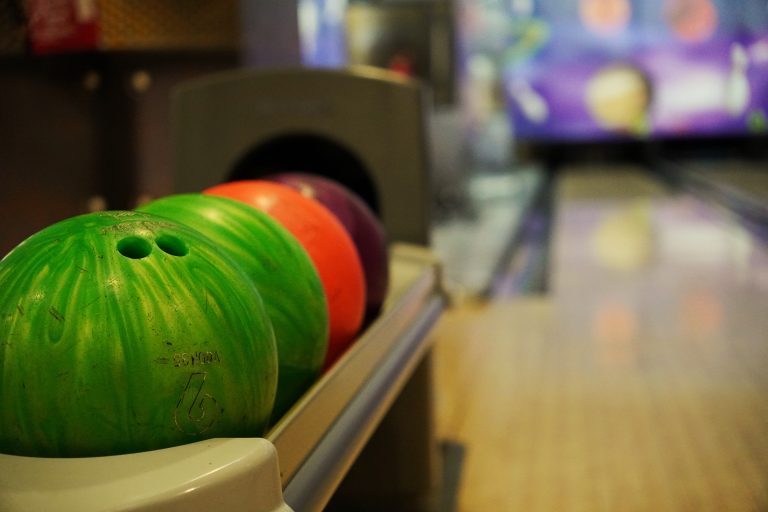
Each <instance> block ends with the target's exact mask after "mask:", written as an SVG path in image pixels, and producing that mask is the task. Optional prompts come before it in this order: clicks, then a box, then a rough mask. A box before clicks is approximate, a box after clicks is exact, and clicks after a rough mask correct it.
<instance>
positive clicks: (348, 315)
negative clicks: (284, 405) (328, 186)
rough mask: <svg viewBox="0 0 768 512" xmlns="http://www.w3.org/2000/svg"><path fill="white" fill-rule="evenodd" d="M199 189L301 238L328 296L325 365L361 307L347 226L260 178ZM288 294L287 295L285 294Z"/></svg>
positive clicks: (346, 338)
mask: <svg viewBox="0 0 768 512" xmlns="http://www.w3.org/2000/svg"><path fill="white" fill-rule="evenodd" d="M204 193H205V194H211V195H218V196H223V197H229V198H231V199H235V200H238V201H241V202H243V203H246V204H248V205H250V206H253V207H254V208H257V209H258V210H261V211H263V212H265V213H266V214H268V215H270V216H271V217H272V218H274V219H275V220H277V221H278V222H279V223H280V224H282V225H283V226H284V227H285V228H286V229H287V230H288V231H289V232H290V233H291V234H293V236H294V237H296V239H297V240H298V241H299V243H301V245H302V246H303V247H304V249H305V250H306V251H307V253H308V254H309V257H310V259H311V260H312V262H313V263H314V264H315V268H316V269H317V273H318V275H319V276H320V281H321V282H322V284H323V289H324V291H325V295H326V300H327V301H328V321H329V344H328V352H327V354H326V358H325V368H328V367H329V366H331V365H332V364H333V363H334V362H335V361H336V360H337V359H338V358H339V356H341V354H342V353H343V352H344V350H345V349H346V348H347V347H348V346H349V345H350V343H352V341H353V340H354V338H355V336H356V335H357V333H358V330H359V329H360V327H361V325H362V322H363V314H364V312H365V304H366V296H365V293H366V292H365V276H364V273H363V267H362V264H361V262H360V257H359V256H358V253H357V249H356V248H355V245H354V243H353V241H352V239H351V238H350V236H349V234H347V231H346V230H345V229H344V227H343V226H342V225H341V223H340V222H339V221H338V220H337V219H336V217H335V216H334V215H333V214H332V213H331V212H330V211H329V210H328V209H327V208H326V207H325V206H323V205H321V204H320V203H319V202H317V201H315V200H314V199H310V198H308V197H306V196H304V195H302V194H300V193H299V192H297V191H295V190H293V189H292V188H290V187H288V186H286V185H282V184H279V183H273V182H269V181H264V180H244V181H233V182H228V183H222V184H220V185H216V186H214V187H211V188H209V189H207V190H205V191H204ZM286 299H288V298H286Z"/></svg>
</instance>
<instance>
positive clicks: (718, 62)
mask: <svg viewBox="0 0 768 512" xmlns="http://www.w3.org/2000/svg"><path fill="white" fill-rule="evenodd" d="M522 3H525V4H526V5H528V8H526V9H521V8H520V6H519V4H521V2H512V3H511V4H510V5H511V6H512V7H510V8H509V11H508V15H509V16H508V24H509V28H508V29H507V41H506V43H505V48H506V50H505V51H503V52H502V54H501V56H500V66H501V69H500V72H501V76H502V83H503V88H504V96H505V99H506V105H507V108H508V113H509V116H510V117H511V119H512V123H513V125H514V130H515V134H516V136H517V137H518V138H519V139H521V140H531V141H579V140H611V139H632V138H675V137H690V136H694V137H696V136H742V135H750V134H760V133H764V132H765V131H766V129H767V128H768V123H767V122H766V109H767V107H768V9H766V6H765V3H764V2H757V1H754V0H568V1H567V2H562V1H558V0H540V1H537V2H528V3H526V2H522ZM515 5H517V8H515V7H514V6H515Z"/></svg>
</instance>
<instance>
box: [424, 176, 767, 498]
mask: <svg viewBox="0 0 768 512" xmlns="http://www.w3.org/2000/svg"><path fill="white" fill-rule="evenodd" d="M556 186H557V188H556V212H555V221H554V227H553V239H552V241H551V242H552V246H551V251H552V253H551V261H552V268H551V275H550V293H549V294H548V295H547V296H544V297H541V296H539V297H516V298H508V299H505V300H497V301H492V302H489V303H485V304H476V303H473V304H472V305H471V306H468V307H463V308H455V309H453V310H451V311H449V312H448V313H447V314H446V315H445V317H444V318H443V320H442V321H441V323H440V324H439V326H438V330H437V339H438V340H439V341H438V345H437V347H436V369H437V372H436V374H437V380H438V389H439V390H440V391H441V394H440V395H439V396H438V402H437V405H438V428H439V432H440V435H441V436H442V437H443V438H444V439H447V440H451V441H453V442H458V443H460V444H462V445H463V446H464V447H465V460H464V465H463V473H462V479H461V484H460V488H459V491H458V497H457V500H458V510H466V511H473V510H491V509H493V510H528V511H551V510H569V511H571V510H573V511H580V510H584V511H603V510H605V511H609V510H610V511H613V510H637V511H657V510H668V511H683V510H697V511H707V510H712V511H723V510H728V511H731V510H733V511H754V510H766V509H768V439H767V438H766V436H765V432H766V428H768V373H766V372H765V367H766V365H767V364H768V347H767V346H766V343H765V341H766V339H765V332H768V316H766V315H765V308H766V304H768V249H767V248H766V246H765V245H764V244H763V242H760V241H759V240H757V239H755V238H754V237H753V236H752V235H751V234H750V232H748V231H747V230H746V229H744V228H743V227H741V226H740V225H739V223H738V222H737V220H736V218H735V217H733V216H730V215H728V213H727V212H725V211H724V210H723V209H722V208H716V207H712V206H709V205H707V204H705V203H704V202H701V201H699V200H697V199H695V198H693V197H691V196H690V195H687V194H677V193H673V192H670V191H669V190H665V189H664V188H663V187H662V186H661V185H659V184H658V183H657V182H654V181H652V180H650V179H649V178H648V177H647V175H646V174H645V173H644V172H643V170H642V169H640V168H631V167H626V168H605V169H597V168H589V169H577V168H571V169H568V170H566V172H563V173H561V174H560V175H559V177H558V179H557V185H556Z"/></svg>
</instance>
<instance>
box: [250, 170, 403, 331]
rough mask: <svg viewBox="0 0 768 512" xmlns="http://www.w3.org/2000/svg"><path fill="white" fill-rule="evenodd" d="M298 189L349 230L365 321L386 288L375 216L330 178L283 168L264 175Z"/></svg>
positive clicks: (383, 242)
mask: <svg viewBox="0 0 768 512" xmlns="http://www.w3.org/2000/svg"><path fill="white" fill-rule="evenodd" d="M264 179H267V180H270V181H275V182H278V183H282V184H284V185H288V186H289V187H291V188H293V189H295V190H298V191H299V192H300V193H302V194H303V195H305V196H306V197H310V198H312V199H314V200H316V201H318V202H319V203H320V204H322V205H323V206H325V207H326V208H328V209H329V210H330V211H331V212H332V213H333V214H334V215H335V216H336V218H338V219H339V221H340V222H341V223H342V224H343V225H344V228H345V229H346V230H347V232H348V233H349V236H350V237H351V238H352V241H353V242H354V244H355V247H357V252H358V254H359V255H360V261H361V262H362V264H363V271H364V273H365V285H366V314H365V318H366V323H369V322H370V321H371V320H372V319H373V318H374V317H375V316H376V315H378V313H379V311H380V310H381V305H382V303H383V302H384V298H385V297H386V295H387V290H388V288H389V258H388V252H387V237H386V233H385V232H384V227H383V226H382V224H381V222H380V221H379V219H378V217H376V215H375V214H374V213H373V212H372V211H371V209H370V208H369V207H368V205H367V204H365V202H363V200H362V199H360V198H359V197H358V196H357V195H356V194H355V193H354V192H352V191H351V190H350V189H348V188H347V187H345V186H344V185H341V184H340V183H338V182H336V181H333V180H332V179H330V178H325V177H322V176H318V175H314V174H305V173H298V172H287V173H279V174H273V175H270V176H265V177H264Z"/></svg>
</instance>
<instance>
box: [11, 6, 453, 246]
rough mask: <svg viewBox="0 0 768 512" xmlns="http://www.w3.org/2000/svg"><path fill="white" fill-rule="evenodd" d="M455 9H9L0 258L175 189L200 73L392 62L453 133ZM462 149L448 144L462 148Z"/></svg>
mask: <svg viewBox="0 0 768 512" xmlns="http://www.w3.org/2000/svg"><path fill="white" fill-rule="evenodd" d="M451 5H453V2H451V1H448V0H439V1H431V0H430V1H426V0H420V1H410V2H362V1H354V0H352V1H348V0H290V1H280V2H273V1H268V0H256V1H247V2H241V1H237V0H202V1H197V2H193V3H192V4H190V2H186V1H183V0H164V1H162V2H157V1H153V0H138V1H137V0H131V1H129V0H79V1H75V0H64V1H54V0H13V1H9V2H2V5H0V112H2V114H1V115H0V213H2V214H3V217H5V218H13V219H14V221H13V222H2V223H0V253H2V254H5V253H6V252H8V251H9V250H10V249H11V248H12V247H13V246H15V245H16V244H17V243H19V242H20V241H21V240H23V239H24V238H26V237H27V236H29V235H30V234H32V233H34V232H36V231H37V230H39V229H41V228H43V227H44V226H47V225H50V224H51V223H53V222H56V221H58V220H62V219H64V218H67V217H70V216H73V215H76V214H80V213H85V212H88V211H93V210H102V209H126V208H128V209H130V208H133V207H135V206H136V205H137V204H140V203H143V202H145V201H147V200H149V199H151V198H153V197H161V196H164V195H167V194H169V193H171V192H172V191H174V177H173V172H172V171H171V168H172V166H173V162H172V160H173V156H172V141H171V138H172V135H171V131H172V130H171V122H172V121H171V113H170V108H171V107H170V97H171V95H172V91H173V90H174V88H175V87H177V86H178V85H179V84H181V83H183V82H186V81H189V80H191V79H194V78H198V77H204V76H207V75H211V74H213V73H216V72H219V71H224V70H233V69H237V68H240V69H242V68H251V69H275V68H281V67H292V68H299V67H305V68H335V69H338V68H342V67H344V66H346V65H348V64H349V65H358V64H363V65H374V66H378V67H385V68H387V67H388V68H390V69H394V70H396V71H398V72H402V73H403V74H405V75H412V76H415V77H416V78H418V79H421V80H424V81H426V82H428V83H431V84H432V85H433V87H431V95H432V98H433V100H434V102H435V103H436V104H439V105H442V106H444V107H449V108H446V109H444V110H449V111H450V112H448V114H447V115H445V116H443V118H440V117H439V115H438V116H436V119H437V121H436V122H437V123H440V124H441V126H442V125H445V124H446V123H448V124H451V126H454V125H456V124H457V121H456V118H455V115H454V112H455V108H453V103H454V101H455V99H456V98H455V94H454V93H455V91H454V82H455V80H454V74H455V70H454V69H453V67H452V66H453V61H454V59H453V53H452V52H453V46H452V37H453V32H452V31H453V27H452V16H453V14H452V11H451V10H450V6H451ZM372 31H374V32H375V34H376V38H374V39H373V40H371V39H370V38H368V40H365V35H366V34H371V33H374V32H372ZM398 59H399V60H398ZM437 110H439V109H437ZM438 114H439V113H438ZM443 119H446V120H447V121H443ZM453 141H454V138H453V137H452V138H451V139H450V140H443V141H439V142H440V146H441V148H443V149H445V148H448V149H450V150H453V148H454V147H455V146H456V144H454V143H453ZM442 153H445V151H442ZM454 153H455V151H452V152H451V153H450V157H451V158H448V154H447V153H446V156H444V157H442V160H443V161H444V164H443V167H446V168H450V169H448V170H446V172H444V173H443V176H445V177H446V180H447V181H450V182H451V183H454V182H455V183H458V182H461V181H462V180H463V176H462V171H461V170H460V168H459V165H458V163H457V159H456V158H453V155H454ZM446 188H447V187H446ZM453 188H458V187H455V186H453Z"/></svg>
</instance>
